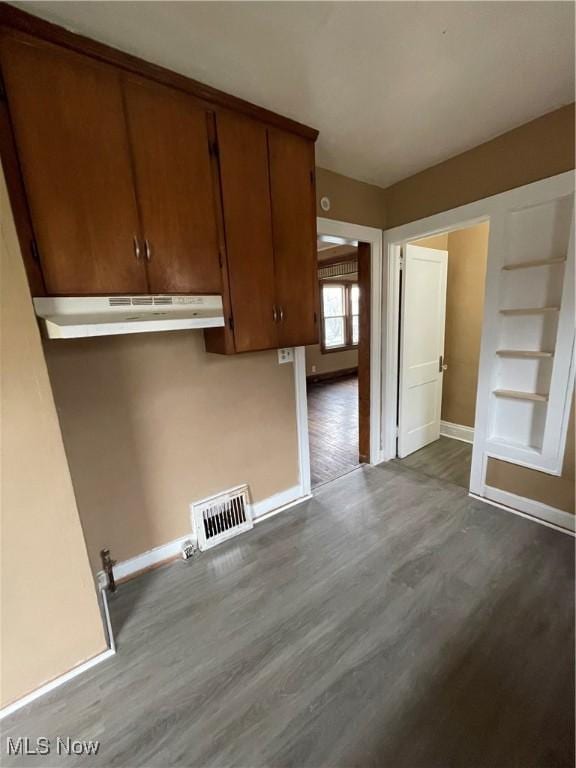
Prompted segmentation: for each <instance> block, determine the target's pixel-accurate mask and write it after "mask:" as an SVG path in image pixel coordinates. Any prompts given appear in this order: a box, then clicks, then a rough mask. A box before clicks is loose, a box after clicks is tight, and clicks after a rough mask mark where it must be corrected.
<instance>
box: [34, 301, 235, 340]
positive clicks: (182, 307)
mask: <svg viewBox="0 0 576 768" xmlns="http://www.w3.org/2000/svg"><path fill="white" fill-rule="evenodd" d="M34 309H35V311H36V314H37V315H38V317H39V318H40V324H41V326H42V328H43V330H44V332H45V335H46V336H47V337H48V338H49V339H77V338H83V337H87V336H115V335H118V334H125V333H151V332H154V331H179V330H187V329H193V328H217V327H218V326H223V325H224V314H223V308H222V297H221V296H168V295H158V296H76V297H66V298H52V297H50V298H47V297H40V298H36V299H34Z"/></svg>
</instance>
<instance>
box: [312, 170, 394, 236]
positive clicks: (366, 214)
mask: <svg viewBox="0 0 576 768" xmlns="http://www.w3.org/2000/svg"><path fill="white" fill-rule="evenodd" d="M322 197H328V198H330V204H331V205H330V210H329V211H328V212H326V211H323V210H322V209H321V208H320V199H321V198H322ZM385 207H386V195H385V192H384V190H383V189H381V188H380V187H376V186H374V185H373V184H366V183H365V182H363V181H356V180H355V179H350V178H349V177H348V176H342V175H341V174H339V173H334V172H333V171H328V170H326V169H325V168H316V214H317V216H323V217H324V218H326V219H336V220H337V221H349V222H352V223H353V224H363V225H364V226H367V227H379V228H380V229H383V228H384V225H385Z"/></svg>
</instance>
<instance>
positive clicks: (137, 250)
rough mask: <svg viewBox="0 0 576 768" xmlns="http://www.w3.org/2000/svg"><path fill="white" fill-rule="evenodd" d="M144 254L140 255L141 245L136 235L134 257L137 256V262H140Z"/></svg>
mask: <svg viewBox="0 0 576 768" xmlns="http://www.w3.org/2000/svg"><path fill="white" fill-rule="evenodd" d="M141 255H142V254H141V253H140V243H139V242H138V238H137V237H136V235H134V256H136V261H140V256H141Z"/></svg>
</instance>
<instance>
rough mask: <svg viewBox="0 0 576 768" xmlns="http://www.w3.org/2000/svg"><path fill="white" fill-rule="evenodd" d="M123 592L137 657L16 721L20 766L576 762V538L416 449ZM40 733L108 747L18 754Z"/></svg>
mask: <svg viewBox="0 0 576 768" xmlns="http://www.w3.org/2000/svg"><path fill="white" fill-rule="evenodd" d="M111 607H112V615H113V621H114V625H115V627H116V631H117V641H118V653H117V655H116V656H115V657H114V658H113V659H111V660H110V661H108V662H106V663H104V664H102V665H100V666H99V667H96V668H94V669H93V670H91V671H90V672H88V673H86V674H85V675H83V676H82V677H79V678H77V679H76V680H74V681H72V682H70V683H68V684H67V685H66V686H63V687H61V688H60V689H58V690H56V691H54V692H53V693H51V694H50V695H48V696H46V697H45V698H43V699H41V700H39V701H37V702H34V703H33V704H31V705H29V706H28V707H27V708H26V709H24V710H21V711H20V712H18V713H16V714H15V715H13V716H11V717H10V718H7V719H6V720H5V721H4V722H3V724H2V725H3V728H2V730H3V739H2V747H1V749H2V765H10V766H11V765H15V764H18V765H32V766H49V765H65V766H78V765H86V766H106V767H107V768H108V767H109V766H150V767H151V768H154V767H155V766H159V767H162V768H165V767H166V766H191V767H194V768H205V767H208V766H218V767H219V768H227V767H228V766H237V767H240V766H242V767H244V768H261V767H262V768H264V766H274V767H275V768H276V767H277V768H288V767H289V766H290V767H293V768H323V767H324V766H326V767H327V768H328V767H330V768H334V766H356V767H357V768H363V767H364V766H366V767H367V768H368V767H369V766H370V767H372V766H373V767H374V768H564V767H565V768H568V767H569V766H570V768H571V767H572V766H573V765H574V541H573V539H572V538H571V537H569V536H567V535H565V534H562V533H559V532H557V531H554V530H551V529H549V528H546V527H544V526H541V525H537V524H536V523H533V522H530V521H528V520H526V519H524V518H521V517H517V516H515V515H512V514H510V513H508V512H505V511H503V510H500V509H496V508H494V507H490V506H488V505H485V504H483V503H481V502H478V501H474V500H472V499H469V498H468V497H467V494H466V491H465V490H464V489H462V488H460V487H459V486H457V485H455V484H452V483H448V482H446V481H440V480H437V479H434V478H430V477H427V476H426V475H424V474H422V473H420V472H417V471H415V470H413V469H408V468H406V467H405V466H403V465H402V463H400V462H397V463H395V462H392V463H390V464H387V465H383V466H381V467H376V468H372V467H363V468H361V469H359V470H357V471H356V472H352V473H350V474H348V475H346V476H345V477H343V478H340V479H339V480H336V481H334V482H332V483H329V484H327V485H324V486H322V487H321V488H320V489H319V491H318V492H317V495H316V497H315V498H314V499H312V500H310V501H308V502H305V503H303V504H301V505H299V506H297V507H294V508H293V509H291V510H290V511H286V512H284V513H282V514H280V515H278V516H277V517H274V518H272V519H270V520H267V521H265V522H263V523H261V524H259V525H257V526H256V528H255V529H254V530H253V531H251V532H250V533H247V534H244V535H243V536H240V537H238V538H237V539H234V540H232V541H230V542H227V543H226V544H224V545H222V546H221V547H218V548H216V549H214V550H212V551H210V552H207V553H203V554H202V555H200V556H199V557H198V558H197V559H194V560H192V561H191V562H186V563H185V562H182V561H178V562H176V563H174V564H172V565H170V566H167V567H164V568H162V569H160V570H158V571H155V572H151V573H149V574H147V575H145V576H143V577H141V578H139V579H137V580H134V581H132V582H130V583H128V584H125V585H123V586H121V588H120V589H119V591H118V593H117V594H116V595H114V596H113V599H112V601H111ZM55 620H57V606H55ZM39 631H41V628H39ZM40 735H42V736H48V737H52V738H54V737H55V736H56V735H62V736H72V737H74V738H83V739H87V738H93V739H94V738H95V739H100V740H101V747H100V751H99V753H98V755H97V756H96V757H85V758H69V757H64V756H60V757H58V756H57V755H54V754H53V755H50V756H48V757H35V758H30V757H28V758H20V759H14V758H10V759H9V758H7V757H6V756H5V743H6V737H7V736H12V737H14V736H29V737H32V738H35V737H36V736H40Z"/></svg>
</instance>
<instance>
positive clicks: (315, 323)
mask: <svg viewBox="0 0 576 768" xmlns="http://www.w3.org/2000/svg"><path fill="white" fill-rule="evenodd" d="M317 324H318V315H317V314H316V312H314V325H317Z"/></svg>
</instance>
